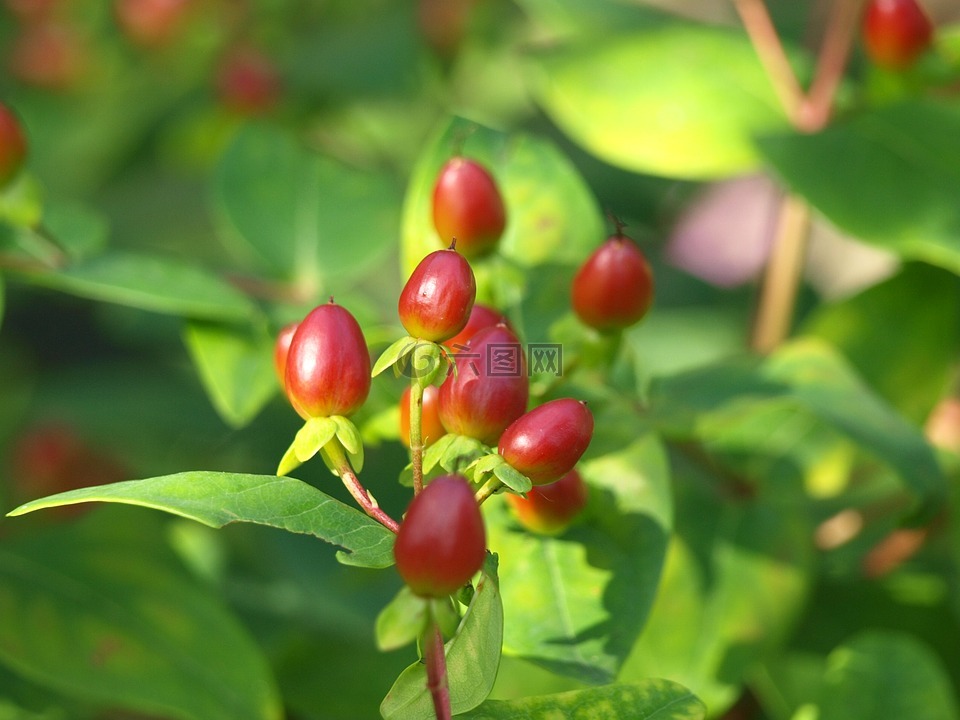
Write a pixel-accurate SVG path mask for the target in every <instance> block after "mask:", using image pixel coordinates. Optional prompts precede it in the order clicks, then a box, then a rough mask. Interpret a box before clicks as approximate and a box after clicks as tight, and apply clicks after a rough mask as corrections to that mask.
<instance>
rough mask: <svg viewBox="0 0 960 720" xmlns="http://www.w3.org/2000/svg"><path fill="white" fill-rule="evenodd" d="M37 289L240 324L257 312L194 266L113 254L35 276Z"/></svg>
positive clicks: (33, 275) (227, 288)
mask: <svg viewBox="0 0 960 720" xmlns="http://www.w3.org/2000/svg"><path fill="white" fill-rule="evenodd" d="M26 277H27V278H28V279H29V280H30V281H31V282H34V283H36V284H37V285H44V286H46V287H50V288H53V289H55V290H60V291H62V292H66V293H71V294H73V295H78V296H80V297H84V298H89V299H91V300H100V301H103V302H112V303H117V304H119V305H127V306H129V307H135V308H140V309H142V310H151V311H154V312H160V313H167V314H171V315H183V316H186V317H192V318H198V319H209V320H244V319H247V318H249V317H250V316H251V315H252V314H253V313H254V312H255V310H256V308H255V306H254V305H253V303H251V302H250V300H249V299H248V298H247V297H246V296H244V295H243V294H242V293H240V292H239V291H237V290H236V289H234V288H233V287H232V286H230V285H228V284H227V283H226V282H224V281H223V280H221V279H220V278H218V277H217V276H215V275H212V274H210V273H208V272H206V271H205V270H202V269H201V268H200V267H198V266H196V265H189V264H186V263H183V262H181V261H178V260H172V259H168V258H161V257H157V256H150V255H140V254H134V253H128V252H111V253H107V254H103V255H99V256H97V257H95V258H91V259H90V260H87V261H85V262H81V263H78V264H76V265H72V266H70V267H68V268H65V269H64V270H61V271H58V272H43V273H40V272H34V273H29V274H27V275H26Z"/></svg>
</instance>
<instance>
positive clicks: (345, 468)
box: [323, 438, 400, 533]
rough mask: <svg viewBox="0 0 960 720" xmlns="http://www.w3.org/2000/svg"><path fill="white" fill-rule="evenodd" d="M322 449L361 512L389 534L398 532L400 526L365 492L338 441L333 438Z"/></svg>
mask: <svg viewBox="0 0 960 720" xmlns="http://www.w3.org/2000/svg"><path fill="white" fill-rule="evenodd" d="M323 449H324V451H325V452H326V453H327V456H328V457H329V458H330V461H331V462H332V463H333V465H334V467H336V468H337V472H338V473H340V479H341V480H343V484H344V486H345V487H346V488H347V490H348V491H349V492H350V494H351V495H352V496H353V499H354V500H356V501H357V504H358V505H360V507H361V508H363V511H364V512H365V513H366V514H367V515H369V516H370V517H372V518H373V519H374V520H376V521H377V522H379V523H380V524H381V525H383V526H384V527H386V528H387V529H388V530H390V531H391V532H394V533H396V532H398V531H399V530H400V524H399V523H398V522H397V521H396V520H394V519H393V518H392V517H390V516H389V515H387V513H385V512H384V511H383V510H382V509H381V508H380V506H379V505H377V501H376V500H374V499H373V496H372V495H370V493H369V492H367V489H366V488H365V487H364V486H363V484H362V483H361V482H360V479H359V478H358V477H357V475H356V473H355V472H353V468H352V467H351V466H350V461H349V460H347V456H346V455H345V454H344V452H343V448H341V447H340V443H339V441H338V440H337V439H336V438H334V439H333V440H331V441H330V442H329V443H327V444H326V445H325V446H324V448H323Z"/></svg>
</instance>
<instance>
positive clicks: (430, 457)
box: [423, 433, 460, 473]
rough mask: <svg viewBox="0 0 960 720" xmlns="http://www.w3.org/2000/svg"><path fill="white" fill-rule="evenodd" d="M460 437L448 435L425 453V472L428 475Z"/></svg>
mask: <svg viewBox="0 0 960 720" xmlns="http://www.w3.org/2000/svg"><path fill="white" fill-rule="evenodd" d="M459 437H460V436H459V435H453V434H452V433H451V434H448V435H444V436H443V437H442V438H440V439H439V440H437V441H436V442H435V443H433V445H431V446H430V447H428V448H427V449H426V450H424V451H423V472H425V473H428V472H430V471H431V470H433V469H434V468H435V467H436V466H437V465H438V464H439V463H440V460H441V458H443V456H444V455H446V454H447V451H448V450H449V449H450V448H451V446H453V444H454V443H456V442H457V440H458V438H459Z"/></svg>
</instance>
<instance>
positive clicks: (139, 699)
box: [0, 511, 283, 720]
mask: <svg viewBox="0 0 960 720" xmlns="http://www.w3.org/2000/svg"><path fill="white" fill-rule="evenodd" d="M133 519H134V522H129V521H127V520H125V519H121V518H120V517H119V516H115V515H111V514H110V513H104V512H103V511H101V512H98V513H95V514H92V515H91V516H90V517H89V518H86V519H85V521H84V522H82V523H80V524H71V525H69V526H66V527H63V528H58V529H57V530H55V531H53V532H47V533H43V534H40V535H33V536H30V537H23V538H21V539H18V540H16V541H11V539H9V538H8V541H7V542H5V543H4V545H3V547H2V548H0V662H2V663H3V664H5V665H8V666H9V667H11V668H12V669H14V670H15V671H16V672H17V673H18V674H20V675H22V676H24V677H27V678H30V679H31V680H33V681H34V682H36V683H39V684H41V685H43V686H45V687H47V688H52V689H53V690H55V691H57V692H58V693H62V694H64V695H68V696H73V697H75V698H78V699H82V700H85V701H87V702H92V703H96V704H99V705H102V706H109V707H111V708H125V709H128V710H131V711H137V712H138V713H139V712H142V713H144V714H146V715H150V716H157V717H169V718H177V719H178V720H226V719H227V718H231V719H242V720H279V718H281V717H282V715H283V713H282V708H281V702H280V698H279V694H278V692H277V689H276V687H275V685H274V681H273V678H272V677H271V674H270V668H269V666H268V664H267V662H266V659H265V658H264V657H263V656H262V654H261V653H260V651H259V649H258V648H257V646H256V645H255V643H254V642H253V640H252V639H251V638H250V637H249V636H248V635H247V633H246V631H245V630H244V628H243V627H242V626H241V625H240V623H239V622H238V621H237V620H236V619H235V618H234V616H233V615H231V613H230V611H229V610H227V609H226V608H225V607H224V606H223V605H222V604H221V602H220V601H219V599H218V598H217V597H216V595H215V594H214V593H213V592H211V590H210V589H209V588H207V587H205V586H201V585H198V584H197V582H196V581H195V580H193V579H192V578H190V577H189V576H188V575H186V574H185V573H184V571H183V569H182V567H181V566H180V565H179V563H178V561H177V559H176V558H175V557H174V556H173V555H172V553H170V551H169V550H167V549H166V546H165V544H164V542H163V535H162V528H161V527H160V526H159V525H158V524H156V523H153V522H149V520H150V518H144V517H143V516H141V515H138V514H133ZM145 520H146V521H145ZM70 716H71V717H73V716H74V715H73V714H72V713H71V714H70Z"/></svg>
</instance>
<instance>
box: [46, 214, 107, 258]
mask: <svg viewBox="0 0 960 720" xmlns="http://www.w3.org/2000/svg"><path fill="white" fill-rule="evenodd" d="M43 227H44V229H45V230H46V231H47V232H48V233H50V235H51V236H52V237H53V239H54V240H55V241H56V243H57V245H59V246H60V247H61V248H62V249H63V250H64V252H66V254H67V255H68V256H69V257H70V258H71V259H72V260H83V259H85V258H88V257H92V256H94V255H96V254H98V253H99V252H101V251H102V250H103V249H104V248H105V247H106V245H107V234H108V233H109V231H110V228H109V226H108V224H107V220H106V218H104V217H103V216H102V215H100V214H99V213H97V212H95V211H94V210H92V209H90V208H89V207H87V206H86V205H82V204H80V203H72V202H50V203H47V205H46V207H44V209H43Z"/></svg>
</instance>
